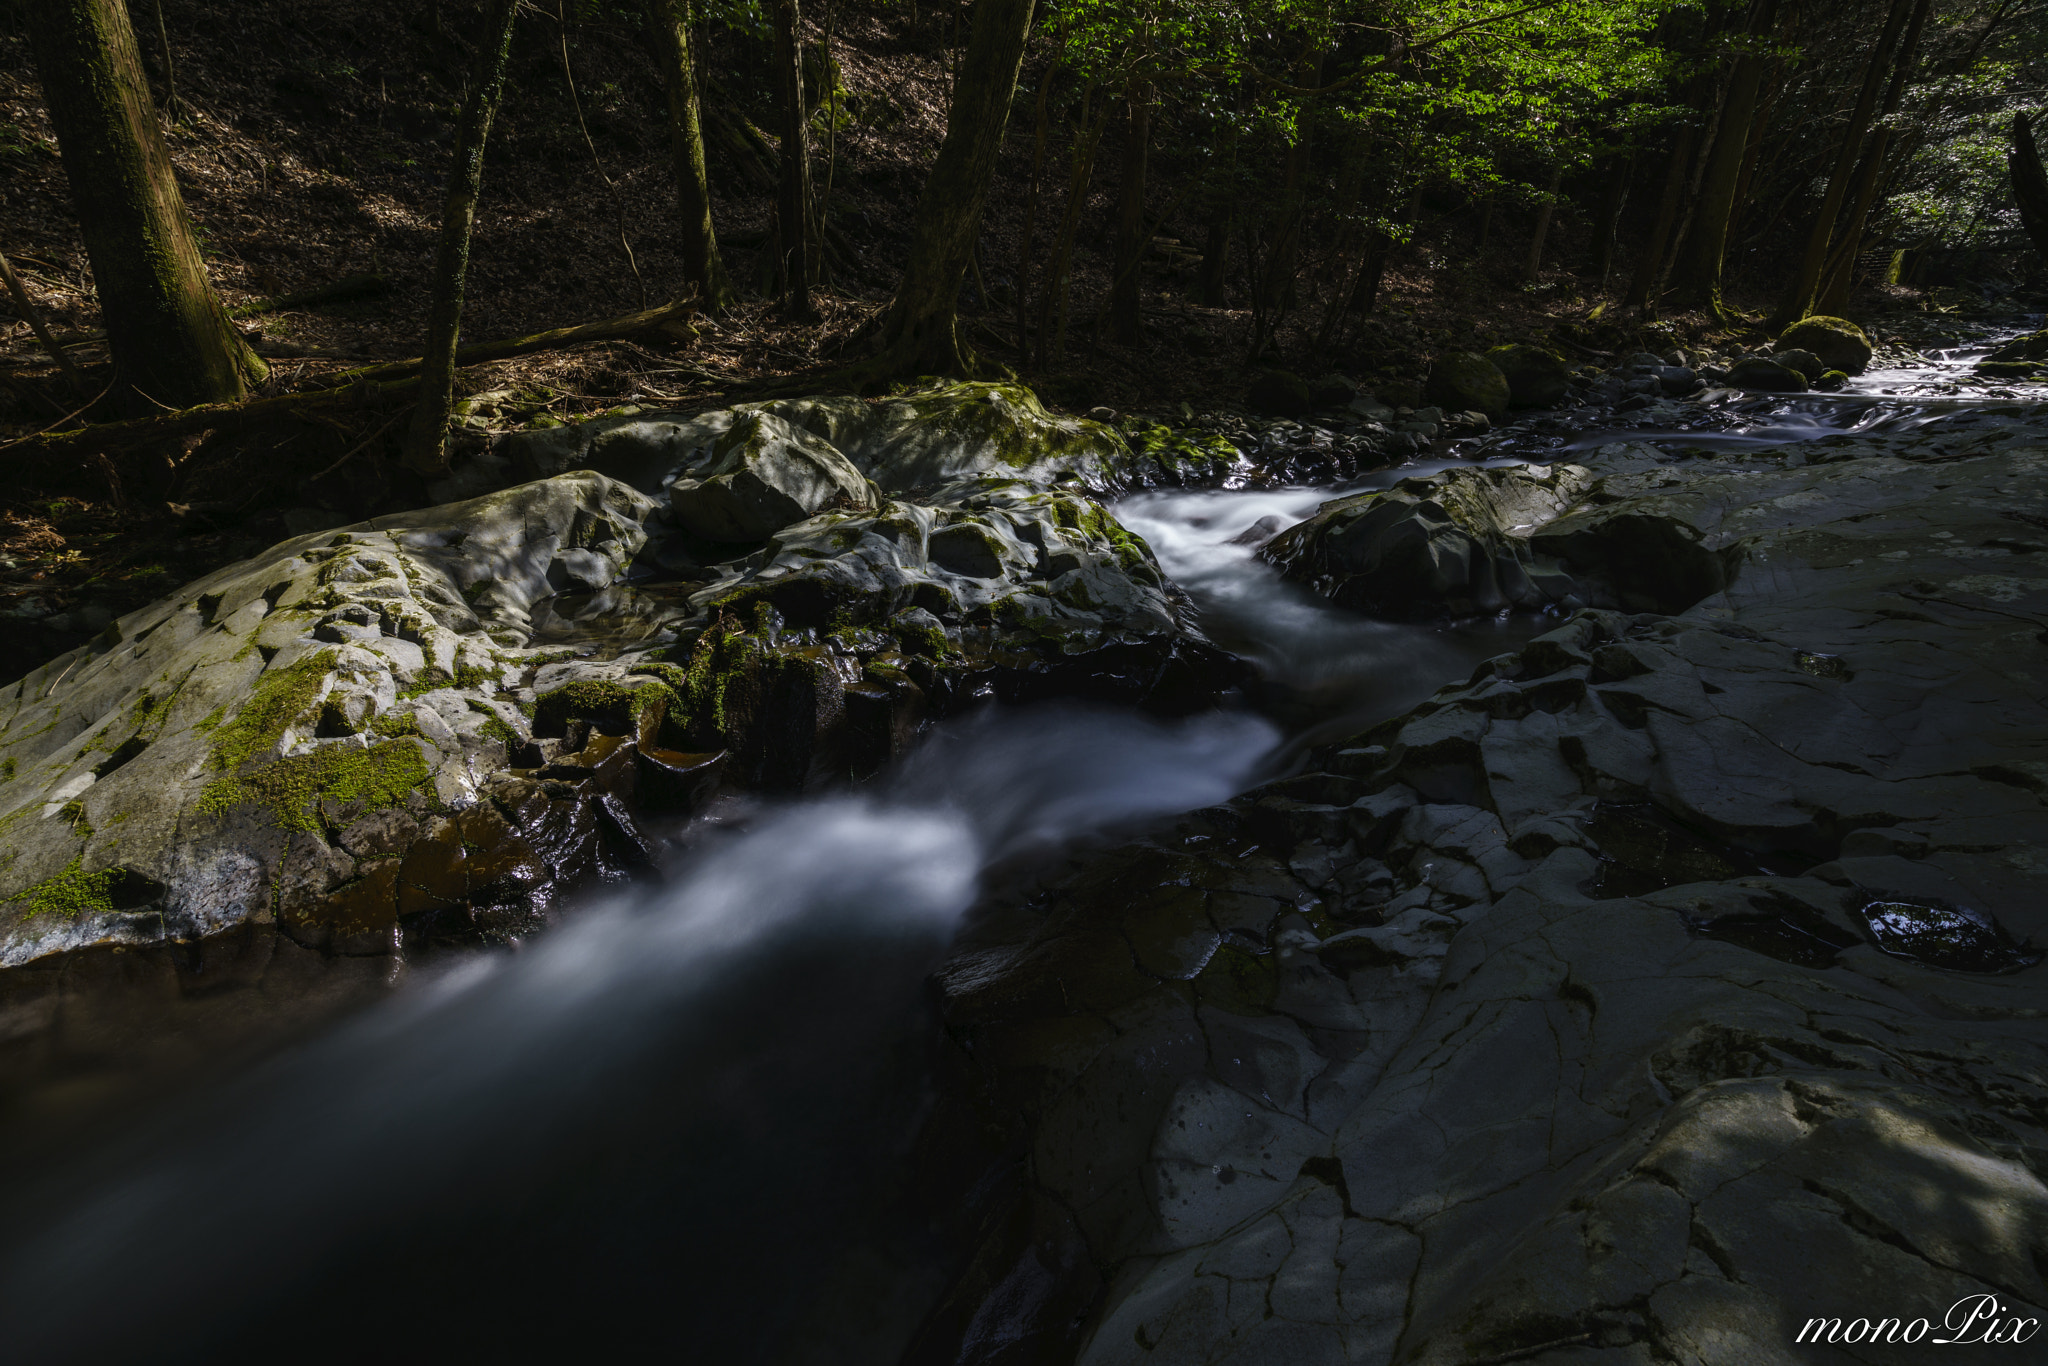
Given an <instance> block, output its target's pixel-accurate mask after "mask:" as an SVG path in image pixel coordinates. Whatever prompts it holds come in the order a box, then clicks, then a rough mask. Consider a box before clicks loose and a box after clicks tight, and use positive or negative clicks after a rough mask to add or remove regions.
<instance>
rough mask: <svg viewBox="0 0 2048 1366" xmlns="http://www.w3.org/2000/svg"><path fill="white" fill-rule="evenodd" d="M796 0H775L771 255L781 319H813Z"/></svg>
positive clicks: (807, 155)
mask: <svg viewBox="0 0 2048 1366" xmlns="http://www.w3.org/2000/svg"><path fill="white" fill-rule="evenodd" d="M797 4H798V0H775V74H776V79H777V80H778V81H779V82H780V83H781V85H782V147H781V156H782V167H781V170H782V175H781V179H780V181H779V182H778V186H777V191H778V192H777V196H776V201H775V254H776V264H777V268H778V271H779V273H780V275H781V277H782V311H783V313H784V315H785V316H787V317H790V318H794V319H798V320H800V321H805V322H808V321H811V320H812V319H814V318H816V317H817V311H816V310H815V309H813V308H812V307H811V253H810V247H809V244H808V243H807V242H806V241H805V240H804V238H805V229H806V228H807V227H808V226H809V223H810V213H811V140H810V130H809V126H808V125H809V121H808V119H807V118H806V117H805V113H804V63H803V23H802V16H801V15H799V14H798V12H797Z"/></svg>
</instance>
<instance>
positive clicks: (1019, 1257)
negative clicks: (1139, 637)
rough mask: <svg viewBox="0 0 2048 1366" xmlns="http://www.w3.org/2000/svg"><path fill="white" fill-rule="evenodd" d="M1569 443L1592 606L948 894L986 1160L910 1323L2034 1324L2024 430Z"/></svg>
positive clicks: (2032, 528)
mask: <svg viewBox="0 0 2048 1366" xmlns="http://www.w3.org/2000/svg"><path fill="white" fill-rule="evenodd" d="M1584 459H1585V466H1586V468H1587V471H1588V472H1589V473H1588V478H1587V480H1586V481H1585V482H1584V483H1583V484H1582V486H1581V487H1580V488H1579V489H1578V491H1576V492H1575V493H1574V495H1573V498H1572V501H1571V503H1570V505H1569V506H1561V507H1559V508H1558V509H1556V513H1555V515H1553V516H1550V517H1547V518H1545V519H1544V521H1543V524H1542V525H1541V526H1539V527H1536V528H1534V529H1529V530H1524V531H1523V532H1522V535H1523V536H1524V537H1526V541H1527V547H1528V548H1529V549H1530V550H1532V551H1534V552H1536V553H1540V554H1542V555H1544V556H1548V557H1550V558H1551V559H1553V560H1554V561H1555V562H1557V563H1559V564H1562V565H1564V566H1566V567H1567V569H1568V570H1569V571H1570V572H1571V573H1573V574H1574V575H1579V576H1584V577H1585V578H1588V579H1595V578H1597V579H1598V580H1599V581H1601V582H1603V583H1605V584H1606V585H1608V587H1609V590H1610V592H1611V596H1612V599H1614V600H1615V601H1614V603H1613V605H1612V606H1609V607H1605V608H1588V609H1585V610H1581V611H1578V612H1576V613H1574V614H1572V615H1571V616H1570V617H1569V618H1568V619H1567V620H1565V621H1564V622H1563V624H1562V625H1560V626H1559V627H1558V628H1557V629H1555V630H1553V631H1551V632H1549V633H1548V634H1546V635H1543V636H1540V637H1538V638H1537V639H1535V640H1534V641H1532V642H1531V643H1530V644H1529V645H1527V646H1526V647H1525V648H1523V649H1522V650H1520V651H1518V652H1516V653H1514V654H1509V655H1504V656H1501V657H1499V658H1497V659H1495V660H1492V661H1489V662H1488V663H1487V664H1485V665H1482V666H1481V667H1480V669H1479V670H1478V672H1477V673H1476V674H1475V676H1474V677H1473V678H1472V679H1471V680H1470V681H1469V682H1467V683H1464V684H1461V685H1457V686H1454V687H1448V688H1445V689H1443V690H1441V691H1439V692H1438V693H1437V694H1436V695H1435V697H1434V698H1432V699H1431V700H1430V701H1429V702H1427V703H1425V704H1424V705H1422V706H1421V707H1418V708H1417V709H1416V710H1415V711H1413V712H1411V713H1410V714H1408V715H1406V716H1403V717H1400V718H1398V719H1395V720H1393V721H1389V722H1387V723H1385V724H1383V725H1381V726H1379V727H1377V728H1376V729H1374V730H1372V731H1370V732H1367V733H1365V734H1362V735H1359V736H1357V737H1355V738H1353V739H1351V740H1349V741H1347V742H1345V743H1343V744H1341V745H1338V746H1334V747H1331V748H1329V749H1327V750H1325V751H1322V752H1320V753H1319V754H1317V755H1316V756H1315V758H1314V760H1313V761H1312V762H1311V764H1310V765H1309V768H1308V771H1306V772H1304V773H1301V774H1298V775H1296V776H1294V777H1291V778H1287V779H1285V780H1282V781H1278V782H1275V783H1272V784H1269V785H1268V786H1266V787H1263V788H1260V789H1256V790H1254V791H1252V792H1250V793H1248V794H1246V795H1245V796H1243V797H1241V798H1239V799H1238V800H1236V801H1234V802H1232V803H1230V804H1228V805H1227V806H1223V807H1218V808H1214V809H1211V810H1207V811H1203V812H1198V813H1194V814H1193V815H1190V816H1188V817H1185V818H1183V819H1182V820H1181V821H1180V822H1179V823H1178V824H1177V825H1176V826H1175V827H1174V828H1173V829H1172V830H1170V831H1168V832H1165V833H1163V834H1161V835H1159V836H1157V837H1154V838H1150V839H1146V840H1143V841H1140V842H1136V843H1132V844H1128V845H1124V846H1121V847H1118V848H1115V849H1112V850H1110V851H1107V852H1104V853H1100V854H1097V855H1094V856H1092V857H1090V858H1089V859H1087V860H1085V861H1084V862H1083V863H1081V864H1080V866H1078V867H1077V868H1075V869H1073V870H1071V871H1068V872H1065V873H1061V874H1059V875H1056V876H1054V877H1052V878H1051V879H1050V880H1049V881H1048V882H1047V883H1045V884H1044V885H1043V886H1042V887H1040V888H1039V889H1038V890H1036V891H1035V892H1034V893H1032V894H1031V895H1030V896H1029V897H1028V898H1023V899H1015V900H1012V901H993V902H991V903H990V904H989V905H988V906H987V907H985V908H984V910H983V911H982V912H981V914H980V916H979V918H978V919H977V920H976V921H974V922H971V923H972V926H973V928H972V929H971V930H970V932H969V934H968V935H967V937H966V938H965V939H964V940H963V942H962V943H961V945H960V946H959V948H958V950H957V952H956V954H955V956H954V957H953V959H952V960H951V961H950V962H949V963H948V965H947V966H946V968H945V969H944V971H943V972H942V973H941V975H940V979H939V985H940V989H941V1000H942V1010H943V1018H944V1024H945V1037H946V1040H947V1043H948V1055H947V1056H948V1066H949V1068H950V1069H951V1073H950V1075H951V1081H952V1085H953V1087H954V1090H955V1091H956V1093H957V1094H959V1095H961V1096H963V1097H967V1098H968V1100H967V1102H966V1103H967V1104H969V1105H970V1106H971V1108H972V1110H973V1113H974V1114H975V1115H977V1116H978V1117H979V1119H980V1122H981V1123H982V1124H983V1125H984V1126H985V1131H986V1132H988V1133H989V1134H990V1135H991V1137H990V1139H989V1146H990V1151H991V1153H993V1154H999V1155H1001V1156H1000V1159H999V1160H997V1162H996V1170H997V1171H998V1172H999V1173H1001V1176H1000V1179H996V1178H991V1179H988V1180H986V1181H985V1182H984V1183H983V1186H982V1187H981V1189H982V1190H983V1191H984V1192H997V1194H994V1195H986V1194H985V1195H984V1205H983V1207H982V1209H981V1211H980V1212H979V1213H978V1214H977V1216H976V1219H978V1221H979V1222H975V1220H967V1219H965V1218H964V1216H963V1227H968V1228H969V1229H970V1232H968V1233H967V1234H964V1235H963V1242H964V1243H965V1245H967V1246H969V1247H971V1248H972V1252H971V1254H970V1255H968V1256H966V1257H965V1258H964V1260H963V1263H962V1265H963V1267H964V1270H963V1271H962V1272H961V1273H960V1276H959V1278H958V1280H957V1281H956V1282H955V1284H954V1285H953V1287H952V1289H951V1291H950V1292H949V1294H948V1296H947V1298H946V1299H945V1301H944V1302H943V1303H942V1305H941V1308H940V1310H939V1311H938V1312H937V1313H935V1314H934V1316H933V1318H932V1320H931V1321H930V1322H929V1323H928V1325H927V1330H926V1340H925V1342H924V1343H923V1344H922V1350H925V1351H927V1352H929V1353H931V1355H932V1356H933V1357H934V1358H935V1359H947V1360H961V1361H977V1362H980V1361H991V1362H992V1361H998V1360H1002V1361H1007V1360H1012V1359H1025V1356H1028V1355H1029V1354H1030V1353H1032V1352H1038V1353H1041V1354H1043V1355H1044V1356H1046V1357H1050V1358H1055V1359H1058V1358H1072V1359H1078V1360H1079V1361H1082V1362H1085V1363H1090V1366H1112V1364H1115V1366H1125V1364H1130V1366H1135V1364H1136V1363H1162V1362H1171V1363H1175V1364H1176V1366H1180V1364H1181V1363H1217V1364H1218V1366H1221V1364H1222V1363H1231V1364H1232V1366H1253V1364H1254V1363H1274V1364H1275V1366H1281V1364H1282V1363H1284V1364H1285V1366H1311V1364H1312V1363H1323V1362H1330V1363H1335V1362H1371V1363H1384V1362H1395V1361H1399V1362H1403V1363H1408V1362H1418V1363H1444V1366H1450V1364H1451V1363H1473V1362H1480V1361H1485V1362H1496V1361H1510V1360H1512V1361H1525V1360H1526V1361H1536V1362H1548V1363H1557V1366H1564V1363H1575V1364H1581V1366H1582V1364H1583V1363H1596V1362H1598V1363H1607V1362H1612V1363H1617V1366H1619V1364H1620V1363H1644V1364H1645V1366H1647V1363H1651V1362H1659V1363H1664V1362H1679V1363H1715V1364H1716V1366H1723V1364H1728V1363H1744V1366H1748V1364H1749V1363H1775V1362H1787V1363H1789V1362H1803V1361H1818V1360H1842V1361H1867V1362H1891V1361H1897V1362H1905V1361H1920V1360H1924V1359H1926V1355H1927V1352H1928V1350H1929V1349H1928V1348H1927V1346H1926V1345H1925V1344H1924V1343H1923V1344H1922V1345H1920V1346H1912V1345H1907V1344H1905V1343H1903V1342H1900V1343H1891V1344H1887V1343H1871V1342H1862V1343H1858V1344H1856V1345H1853V1346H1851V1345H1846V1344H1838V1345H1836V1346H1832V1347H1821V1348H1813V1347H1809V1346H1802V1345H1798V1344H1795V1341H1794V1339H1795V1337H1796V1335H1797V1334H1798V1333H1799V1332H1800V1330H1801V1328H1802V1326H1803V1325H1804V1324H1805V1322H1806V1321H1807V1320H1808V1319H1809V1318H1814V1317H1824V1318H1839V1319H1841V1320H1843V1321H1845V1322H1846V1321H1853V1320H1855V1319H1857V1318H1859V1317H1861V1318H1868V1319H1872V1320H1875V1319H1878V1318H1880V1317H1887V1316H1888V1317H1895V1318H1902V1319H1903V1320H1905V1321H1907V1322H1910V1321H1911V1320H1913V1319H1915V1318H1921V1317H1925V1318H1927V1319H1929V1320H1931V1321H1932V1322H1933V1323H1934V1324H1936V1325H1939V1324H1940V1323H1941V1322H1942V1320H1943V1317H1944V1315H1946V1314H1947V1313H1948V1312H1949V1310H1950V1307H1951V1306H1952V1305H1954V1304H1956V1303H1957V1302H1958V1301H1959V1300H1962V1299H1964V1298H1965V1297H1967V1296H1972V1295H1981V1294H1991V1295H1995V1296H1997V1297H1998V1299H1999V1300H2000V1301H2001V1302H2002V1303H2003V1304H2004V1305H2006V1306H2007V1307H2008V1308H2007V1311H2006V1312H2007V1313H2009V1314H2017V1315H2021V1316H2034V1317H2037V1318H2038V1317H2042V1316H2043V1315H2044V1306H2048V1285H2044V1283H2043V1274H2044V1268H2048V1187H2044V1185H2043V1180H2042V1178H2043V1173H2044V1171H2048V1167H2044V1163H2048V992H2044V990H2043V988H2042V985H2041V984H2042V980H2043V979H2042V976H2041V974H2042V973H2043V971H2044V969H2043V968H2042V967H2041V966H2040V965H2039V963H2040V957H2041V953H2040V949H2041V948H2042V946H2044V945H2048V899H2044V897H2043V895H2042V892H2043V888H2044V887H2048V877H2044V874H2048V809H2044V800H2048V689H2044V681H2048V443H2042V442H2041V441H2040V440H2039V439H2038V436H2037V435H2036V434H2030V433H2029V432H2027V431H2025V430H2023V429H2016V428H2004V429H1999V430H1975V431H1971V430H1965V431H1964V432H1963V433H1961V434H1960V435H1959V434H1958V433H1956V432H1953V431H1951V432H1946V433H1943V432H1940V431H1938V430H1931V431H1929V432H1925V433H1918V434H1915V433H1911V432H1907V433H1903V434H1898V435H1893V436H1889V437H1855V438H1839V439H1830V440H1824V441H1819V442H1814V443H1810V444H1808V445H1806V446H1803V447H1789V448H1779V449H1775V450H1763V451H1745V452H1740V453H1737V454H1731V455H1724V456H1721V457H1718V458H1706V457H1701V458H1696V459H1677V460H1674V459H1672V458H1670V457H1668V456H1665V457H1660V456H1657V455H1656V454H1655V453H1654V452H1649V451H1647V450H1646V449H1631V448H1627V447H1620V446H1617V447H1611V448H1608V449H1606V450H1603V451H1598V452H1594V453H1592V454H1591V455H1590V456H1588V457H1585V458H1584ZM1532 473H1533V472H1532ZM1432 497H1433V495H1432V494H1431V492H1430V490H1428V489H1426V488H1418V489H1416V490H1411V491H1409V494H1408V495H1407V496H1406V500H1405V501H1406V505H1407V506H1408V507H1410V508H1413V507H1415V506H1418V505H1420V504H1424V503H1429V502H1430V501H1431V500H1432ZM1392 501H1397V500H1389V505H1391V502H1392ZM1372 503H1373V500H1372V499H1366V500H1360V503H1359V506H1363V507H1366V508H1367V509H1368V510H1369V508H1370V507H1371V505H1372ZM1438 506H1441V501H1440V500H1439V501H1438ZM1328 511H1329V509H1328V508H1326V512H1328ZM1336 520H1338V519H1337V518H1333V517H1326V518H1325V519H1324V521H1325V523H1326V525H1327V524H1328V523H1330V522H1334V521H1336ZM1423 521H1424V522H1425V524H1426V523H1427V522H1428V519H1427V518H1424V519H1423ZM1310 525H1311V526H1314V524H1313V523H1311V524H1310ZM1408 525H1409V526H1410V527H1411V528H1412V526H1413V525H1414V523H1413V521H1412V520H1411V521H1410V522H1409V523H1408ZM1467 530H1468V531H1469V528H1468V529H1467ZM1308 534H1311V533H1305V536H1306V535H1308ZM1469 562H1470V560H1469V558H1468V560H1467V563H1469ZM1360 572H1366V571H1365V570H1364V569H1361V570H1360ZM1367 586H1368V587H1369V585H1367ZM2014 1350H2015V1351H2019V1350H2024V1349H2014ZM1005 1353H1022V1354H1024V1355H1022V1356H1016V1357H1013V1356H1010V1355H1005Z"/></svg>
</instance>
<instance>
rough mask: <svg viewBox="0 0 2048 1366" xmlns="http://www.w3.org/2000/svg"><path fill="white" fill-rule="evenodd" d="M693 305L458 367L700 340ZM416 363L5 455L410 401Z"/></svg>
mask: <svg viewBox="0 0 2048 1366" xmlns="http://www.w3.org/2000/svg"><path fill="white" fill-rule="evenodd" d="M694 307H695V305H694V303H693V301H692V300H688V299H685V300H682V301H681V302H678V303H672V304H668V305H665V306H663V307H661V308H650V309H646V310H644V311H642V312H639V313H628V314H625V315H624V316H622V317H617V318H607V319H605V320H603V321H601V322H594V323H584V324H582V325H581V326H578V327H558V328H555V329H553V330H551V331H547V332H536V333H534V334H533V335H531V336H527V337H507V338H504V339H502V340H499V341H487V342H477V343H476V344H475V345H472V346H465V347H462V348H461V349H459V350H458V351H456V353H455V363H456V364H457V365H458V366H469V365H483V364H486V363H488V362H490V361H498V360H508V359H510V358H512V357H514V356H530V355H534V354H536V353H538V352H541V351H558V350H561V349H563V348H565V347H570V346H579V345H582V344H583V343H586V342H602V341H625V340H627V339H628V338H632V337H637V336H644V335H646V334H648V333H650V332H652V333H661V334H663V335H667V336H670V337H676V336H677V334H678V333H682V334H684V335H686V336H695V335H696V331H695V329H693V328H691V327H690V326H689V323H688V321H687V320H688V318H689V316H690V313H691V311H692V310H693V308H694ZM419 367H420V362H419V361H418V360H416V359H415V360H404V361H390V362H387V363H385V364H382V365H370V366H364V367H363V368H361V369H359V370H349V371H345V372H343V373H342V374H339V375H336V376H334V378H335V379H336V380H337V381H339V383H336V384H335V385H333V386H332V387H330V388H326V389H311V390H301V391H300V392H298V393H293V394H277V395H274V396H272V397H270V398H258V399H248V400H244V401H243V402H240V403H202V404H200V405H199V406H197V407H194V408H181V409H179V410H177V411H176V412H170V413H158V414H156V415H154V416H152V417H138V418H133V419H131V420H129V421H126V422H102V423H96V424H94V425H92V426H89V427H78V428H73V429H71V430H69V431H62V432H38V433H36V434H35V435H33V436H25V437H22V438H21V439H20V440H17V441H12V442H9V443H7V444H6V445H0V452H4V453H5V454H7V455H10V456H14V457H17V458H20V459H36V458H48V457H53V456H75V455H92V454H95V453H97V452H101V451H110V450H120V449H123V448H125V447H129V446H139V445H143V444H146V443H148V442H152V441H167V440H172V439H175V438H177V437H183V436H194V435H197V434H198V433H200V432H233V431H242V430H244V429H246V428H250V427H254V426H257V425H259V424H261V423H264V422H267V421H271V420H274V419H276V418H281V417H297V416H302V415H310V414H314V413H322V412H332V411H335V410H337V409H347V408H370V409H380V408H382V407H383V406H384V405H385V404H386V403H387V402H388V401H390V400H393V399H397V398H405V397H410V396H411V394H412V391H413V390H414V389H415V388H416V387H418V385H419V374H418V371H419Z"/></svg>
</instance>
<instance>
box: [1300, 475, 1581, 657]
mask: <svg viewBox="0 0 2048 1366" xmlns="http://www.w3.org/2000/svg"><path fill="white" fill-rule="evenodd" d="M1589 482H1590V476H1589V475H1588V474H1587V472H1586V471H1585V470H1583V469H1581V468H1579V467H1576V466H1569V465H1566V466H1559V467H1556V468H1555V469H1551V468H1547V467H1543V466H1531V467H1528V468H1525V469H1505V470H1493V469H1485V470H1468V469H1457V470H1449V471H1446V472H1445V473H1444V474H1442V475H1439V476H1435V477H1431V478H1417V479H1404V480H1402V481H1401V482H1400V483H1398V484H1396V485H1394V486H1393V487H1392V488H1390V489H1387V490H1384V491H1376V492H1372V493H1364V494H1358V495H1355V496H1353V497H1350V498H1340V499H1336V500H1334V501H1332V502H1328V503H1325V504H1323V506H1322V507H1321V508H1319V509H1318V510H1317V512H1316V515H1315V516H1314V517H1311V518H1309V519H1308V520H1307V521H1306V522H1303V523H1301V524H1300V525H1298V526H1295V527H1293V528H1290V529H1289V530H1287V531H1286V532H1284V533H1282V534H1281V535H1280V536H1278V537H1277V538H1275V539H1274V540H1273V541H1272V542H1271V543H1270V544H1269V545H1267V547H1266V548H1265V549H1264V550H1263V551H1262V552H1261V556H1262V558H1264V559H1266V560H1267V561H1268V562H1270V563H1272V564H1275V565H1278V566H1279V567H1280V569H1281V572H1282V573H1283V574H1285V575H1287V576H1288V577H1289V578H1295V579H1301V580H1304V581H1307V582H1310V583H1313V584H1315V585H1316V586H1317V587H1318V588H1319V589H1320V590H1321V591H1323V592H1324V593H1326V594H1327V595H1328V596H1330V597H1331V598H1332V599H1334V600H1335V601H1337V602H1340V603H1343V604H1344V605H1346V606H1348V607H1353V608H1356V609H1358V610H1360V611H1363V612H1368V613H1370V614H1372V615H1374V616H1380V617H1387V618H1390V619H1394V620H1415V619H1422V618H1429V617H1436V616H1452V617H1458V616H1471V615H1474V614H1477V613H1492V612H1498V611H1502V610H1504V609H1506V608H1508V607H1511V606H1514V607H1522V608H1528V609H1534V608H1537V607H1541V606H1542V605H1543V604H1545V603H1546V602H1553V601H1557V600H1558V599H1561V598H1563V597H1564V596H1565V595H1567V594H1568V593H1570V592H1571V591H1572V589H1573V585H1572V584H1571V582H1570V580H1569V579H1568V578H1567V577H1566V576H1564V575H1563V574H1561V573H1560V572H1559V571H1558V569H1557V567H1556V565H1555V563H1554V562H1544V561H1541V560H1539V558H1538V557H1536V556H1535V555H1533V554H1531V553H1530V550H1529V540H1528V537H1529V533H1530V531H1531V530H1532V529H1534V528H1535V527H1537V526H1539V525H1541V524H1543V523H1545V522H1548V521H1549V520H1550V519H1551V518H1553V517H1555V516H1557V515H1558V513H1559V512H1561V511H1562V510H1563V509H1564V508H1565V507H1566V506H1568V505H1569V504H1570V502H1571V500H1572V497H1573V496H1574V494H1575V493H1576V492H1577V491H1578V490H1579V489H1581V488H1583V487H1584V486H1585V485H1586V484H1587V483H1589Z"/></svg>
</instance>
